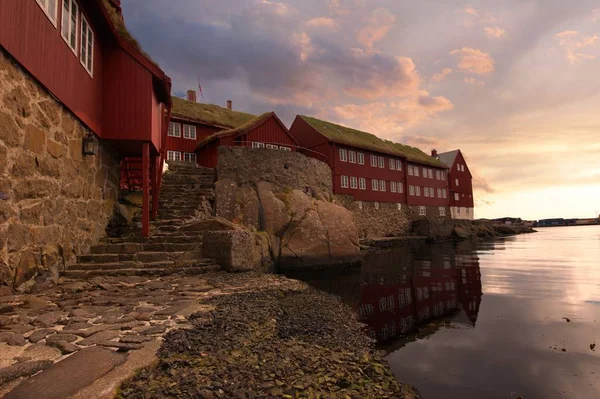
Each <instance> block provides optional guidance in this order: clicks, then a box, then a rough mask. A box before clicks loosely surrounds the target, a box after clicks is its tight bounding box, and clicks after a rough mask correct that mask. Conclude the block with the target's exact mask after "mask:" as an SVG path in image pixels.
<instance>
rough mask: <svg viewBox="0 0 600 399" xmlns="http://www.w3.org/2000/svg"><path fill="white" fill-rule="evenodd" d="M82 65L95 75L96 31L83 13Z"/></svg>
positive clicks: (92, 75)
mask: <svg viewBox="0 0 600 399" xmlns="http://www.w3.org/2000/svg"><path fill="white" fill-rule="evenodd" d="M80 45H81V55H80V58H81V65H83V67H84V68H85V70H86V71H88V73H89V74H90V76H91V77H92V78H93V77H94V31H93V30H92V27H91V26H90V23H89V22H88V20H87V19H85V16H84V15H83V14H82V15H81V40H80Z"/></svg>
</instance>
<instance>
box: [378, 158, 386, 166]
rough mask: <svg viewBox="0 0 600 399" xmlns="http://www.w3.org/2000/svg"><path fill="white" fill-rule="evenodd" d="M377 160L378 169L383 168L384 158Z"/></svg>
mask: <svg viewBox="0 0 600 399" xmlns="http://www.w3.org/2000/svg"><path fill="white" fill-rule="evenodd" d="M378 159H379V167H380V168H385V158H384V157H378Z"/></svg>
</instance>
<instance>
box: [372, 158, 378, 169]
mask: <svg viewBox="0 0 600 399" xmlns="http://www.w3.org/2000/svg"><path fill="white" fill-rule="evenodd" d="M371 166H372V167H374V168H376V167H377V157H376V156H375V155H371Z"/></svg>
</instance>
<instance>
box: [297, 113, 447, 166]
mask: <svg viewBox="0 0 600 399" xmlns="http://www.w3.org/2000/svg"><path fill="white" fill-rule="evenodd" d="M300 118H302V119H303V120H304V121H306V122H307V123H308V124H309V125H311V126H312V127H313V128H315V129H316V130H317V131H318V132H319V133H321V134H322V135H324V136H325V137H327V138H328V139H329V140H331V141H333V142H335V143H339V144H346V145H349V146H354V147H359V148H365V149H370V150H373V151H380V152H383V153H386V154H391V155H398V156H401V157H405V158H406V159H408V160H409V161H411V162H418V163H422V164H427V165H431V166H436V167H439V168H447V166H446V165H445V164H444V163H442V162H440V161H438V160H437V159H435V158H433V157H430V156H429V155H427V154H426V153H424V152H423V151H421V150H420V149H418V148H416V147H411V146H408V145H404V144H400V143H396V142H393V141H389V140H384V139H381V138H379V137H377V136H375V135H374V134H371V133H367V132H362V131H360V130H356V129H352V128H350V127H346V126H341V125H337V124H335V123H331V122H326V121H322V120H320V119H316V118H311V117H309V116H304V115H300Z"/></svg>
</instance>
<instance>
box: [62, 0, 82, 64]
mask: <svg viewBox="0 0 600 399" xmlns="http://www.w3.org/2000/svg"><path fill="white" fill-rule="evenodd" d="M65 4H68V5H69V10H68V12H69V13H68V14H67V13H66V12H65ZM73 6H75V8H77V9H76V10H75V12H73V8H74V7H73ZM73 14H75V26H73ZM65 16H66V17H67V18H68V20H67V25H68V26H67V30H68V31H67V33H66V36H65V32H64V29H65ZM78 26H79V4H78V3H77V2H76V1H75V0H62V15H61V22H60V36H61V37H62V38H63V40H64V41H65V43H67V46H69V48H70V49H71V51H72V52H73V54H75V57H77V49H78V46H77V45H78V44H79V43H78V41H77V39H78V36H79V35H78V34H77V33H78V31H77V27H78ZM73 36H75V37H74V39H75V44H74V45H73V46H71V39H73Z"/></svg>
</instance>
